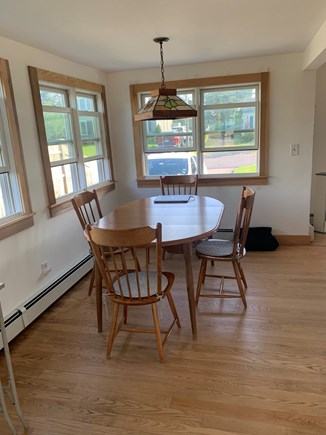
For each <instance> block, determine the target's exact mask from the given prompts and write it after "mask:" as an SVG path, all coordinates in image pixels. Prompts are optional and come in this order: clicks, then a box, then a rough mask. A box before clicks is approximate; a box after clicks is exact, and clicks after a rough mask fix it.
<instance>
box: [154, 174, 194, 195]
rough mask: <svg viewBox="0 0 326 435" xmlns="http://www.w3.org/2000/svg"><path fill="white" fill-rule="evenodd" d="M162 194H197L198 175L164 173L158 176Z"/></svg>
mask: <svg viewBox="0 0 326 435" xmlns="http://www.w3.org/2000/svg"><path fill="white" fill-rule="evenodd" d="M160 186H161V193H162V195H188V194H189V195H197V189H198V175H165V176H164V177H162V176H161V177H160Z"/></svg>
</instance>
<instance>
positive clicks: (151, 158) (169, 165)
mask: <svg viewBox="0 0 326 435" xmlns="http://www.w3.org/2000/svg"><path fill="white" fill-rule="evenodd" d="M146 161H147V175H152V176H159V175H184V174H197V172H198V171H197V158H196V155H195V154H194V153H154V154H146Z"/></svg>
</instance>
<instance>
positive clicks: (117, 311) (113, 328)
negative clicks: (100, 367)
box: [106, 302, 119, 358]
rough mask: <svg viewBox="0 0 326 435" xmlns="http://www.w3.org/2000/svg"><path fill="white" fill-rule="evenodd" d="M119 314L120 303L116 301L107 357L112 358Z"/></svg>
mask: <svg viewBox="0 0 326 435" xmlns="http://www.w3.org/2000/svg"><path fill="white" fill-rule="evenodd" d="M118 314H119V304H117V303H116V302H115V303H114V307H113V314H112V321H111V322H112V323H111V328H110V334H109V339H108V348H107V352H106V357H107V358H110V355H111V351H112V345H113V340H114V337H115V335H116V327H117V319H118Z"/></svg>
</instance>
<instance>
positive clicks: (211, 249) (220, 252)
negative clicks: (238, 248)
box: [196, 239, 233, 257]
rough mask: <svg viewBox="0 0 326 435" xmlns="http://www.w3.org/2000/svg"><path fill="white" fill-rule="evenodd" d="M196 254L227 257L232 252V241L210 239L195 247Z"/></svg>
mask: <svg viewBox="0 0 326 435" xmlns="http://www.w3.org/2000/svg"><path fill="white" fill-rule="evenodd" d="M196 252H197V253H199V254H201V255H206V256H209V257H229V256H230V255H231V254H232V252H233V241H232V240H222V239H210V240H205V241H204V242H200V243H198V245H196Z"/></svg>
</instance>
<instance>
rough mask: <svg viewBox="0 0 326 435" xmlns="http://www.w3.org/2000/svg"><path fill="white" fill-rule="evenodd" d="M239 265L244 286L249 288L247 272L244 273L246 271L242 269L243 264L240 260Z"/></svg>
mask: <svg viewBox="0 0 326 435" xmlns="http://www.w3.org/2000/svg"><path fill="white" fill-rule="evenodd" d="M238 265H239V272H240V275H241V279H242V282H243V285H244V288H245V289H247V288H248V285H247V281H246V278H245V274H244V272H243V269H242V266H241V263H240V261H239V262H238Z"/></svg>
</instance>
